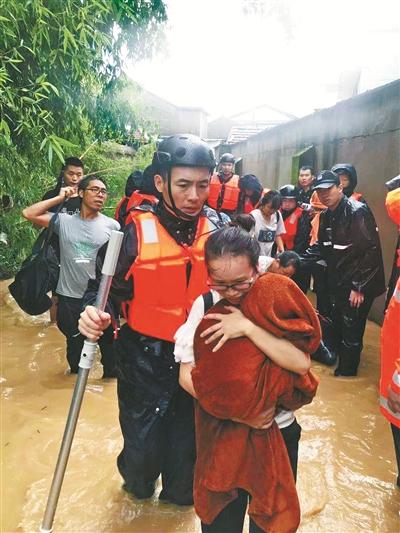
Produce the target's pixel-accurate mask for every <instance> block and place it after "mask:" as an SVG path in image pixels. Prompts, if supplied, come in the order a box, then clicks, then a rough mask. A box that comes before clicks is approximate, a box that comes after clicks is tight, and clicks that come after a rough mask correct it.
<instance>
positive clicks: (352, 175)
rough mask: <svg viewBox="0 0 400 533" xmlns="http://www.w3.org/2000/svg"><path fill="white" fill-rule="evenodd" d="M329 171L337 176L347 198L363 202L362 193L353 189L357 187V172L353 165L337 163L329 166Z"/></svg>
mask: <svg viewBox="0 0 400 533" xmlns="http://www.w3.org/2000/svg"><path fill="white" fill-rule="evenodd" d="M331 171H332V172H334V173H335V174H337V175H338V176H339V179H340V183H341V184H342V187H343V194H344V195H345V196H346V197H347V198H352V199H353V200H357V201H358V202H363V203H365V200H364V198H363V196H362V194H361V193H359V192H356V191H355V188H356V187H357V172H356V169H355V168H354V167H353V165H349V164H348V163H338V164H337V165H334V166H333V167H332V168H331Z"/></svg>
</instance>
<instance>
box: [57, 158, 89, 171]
mask: <svg viewBox="0 0 400 533" xmlns="http://www.w3.org/2000/svg"><path fill="white" fill-rule="evenodd" d="M70 165H71V166H72V167H81V168H85V167H84V164H83V161H82V159H79V157H67V159H65V161H64V164H63V166H62V169H61V170H65V169H66V168H67V167H68V166H70Z"/></svg>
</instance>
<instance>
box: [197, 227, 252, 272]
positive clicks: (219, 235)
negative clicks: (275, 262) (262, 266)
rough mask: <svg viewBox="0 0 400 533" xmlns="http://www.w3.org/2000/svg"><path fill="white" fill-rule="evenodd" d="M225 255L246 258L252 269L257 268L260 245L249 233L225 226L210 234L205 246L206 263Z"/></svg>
mask: <svg viewBox="0 0 400 533" xmlns="http://www.w3.org/2000/svg"><path fill="white" fill-rule="evenodd" d="M225 255H230V256H232V257H239V256H241V255H244V256H246V257H247V258H248V260H249V263H250V265H251V266H252V267H254V268H257V266H258V258H259V256H260V245H259V244H258V241H257V240H256V239H254V238H253V237H252V236H251V235H250V233H248V232H247V231H245V230H243V229H242V228H234V227H230V226H226V227H224V228H222V229H220V230H217V231H215V232H214V233H211V235H210V237H209V238H208V239H207V242H206V245H205V258H206V263H207V264H209V262H210V261H212V260H213V259H218V258H220V257H223V256H225Z"/></svg>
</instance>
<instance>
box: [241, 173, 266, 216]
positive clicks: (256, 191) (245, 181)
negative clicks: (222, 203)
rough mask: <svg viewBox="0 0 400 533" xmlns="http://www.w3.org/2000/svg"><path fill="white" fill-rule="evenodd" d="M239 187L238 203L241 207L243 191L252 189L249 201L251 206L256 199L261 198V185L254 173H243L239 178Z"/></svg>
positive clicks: (255, 202) (243, 198) (256, 201)
mask: <svg viewBox="0 0 400 533" xmlns="http://www.w3.org/2000/svg"><path fill="white" fill-rule="evenodd" d="M239 188H240V199H239V205H240V207H241V208H243V205H244V200H245V191H246V190H247V191H249V190H250V191H253V194H252V195H251V196H250V202H251V203H252V204H253V206H256V205H257V203H258V201H259V200H260V198H261V195H262V192H263V186H262V185H261V182H260V180H259V179H258V178H257V176H255V175H254V174H245V175H244V176H242V177H241V178H240V180H239Z"/></svg>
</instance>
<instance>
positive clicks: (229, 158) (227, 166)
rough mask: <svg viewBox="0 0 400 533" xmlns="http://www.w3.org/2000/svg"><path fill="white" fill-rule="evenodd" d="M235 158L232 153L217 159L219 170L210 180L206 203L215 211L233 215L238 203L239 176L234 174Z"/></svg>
mask: <svg viewBox="0 0 400 533" xmlns="http://www.w3.org/2000/svg"><path fill="white" fill-rule="evenodd" d="M234 167H235V158H234V157H233V155H232V154H228V153H226V154H223V155H222V156H221V159H220V161H219V168H220V170H219V172H217V173H216V174H214V175H213V176H212V178H211V182H210V193H209V195H208V202H207V203H208V205H209V206H210V207H212V208H213V209H215V210H216V211H218V212H220V211H222V212H223V213H226V214H228V215H233V214H234V213H236V211H237V209H238V204H239V195H240V188H239V176H238V175H237V174H234V173H233V171H234Z"/></svg>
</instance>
